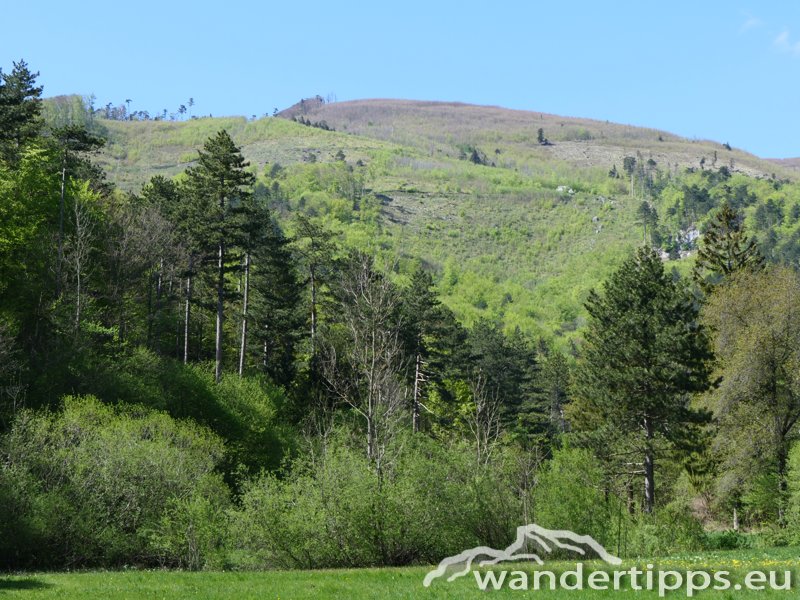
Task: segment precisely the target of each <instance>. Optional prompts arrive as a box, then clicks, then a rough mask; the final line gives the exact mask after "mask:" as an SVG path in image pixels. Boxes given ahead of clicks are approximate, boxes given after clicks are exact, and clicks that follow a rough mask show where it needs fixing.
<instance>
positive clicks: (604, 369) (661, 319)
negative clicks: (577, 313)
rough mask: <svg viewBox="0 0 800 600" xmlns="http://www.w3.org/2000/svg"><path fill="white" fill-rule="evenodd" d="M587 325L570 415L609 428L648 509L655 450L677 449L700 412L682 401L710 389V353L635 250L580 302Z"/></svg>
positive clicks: (676, 293)
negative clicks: (634, 470)
mask: <svg viewBox="0 0 800 600" xmlns="http://www.w3.org/2000/svg"><path fill="white" fill-rule="evenodd" d="M586 309H587V310H588V312H589V315H590V319H589V322H588V327H587V330H586V338H585V339H586V343H585V345H584V347H583V356H582V360H581V361H580V362H579V364H578V369H577V372H576V385H575V400H574V403H573V407H572V411H571V413H572V414H579V415H580V414H581V413H583V415H582V420H583V421H584V423H587V422H588V423H590V424H591V423H595V424H596V423H604V424H613V426H614V427H615V428H616V429H617V430H618V431H619V433H620V434H621V435H622V436H624V437H625V438H627V439H628V441H629V443H631V444H633V446H634V447H635V448H636V452H637V453H639V455H640V456H641V457H642V463H643V465H642V467H643V468H642V471H643V474H644V507H645V511H646V512H652V511H653V510H654V507H655V498H656V496H655V459H656V447H657V444H659V443H661V440H663V441H664V442H666V443H673V444H674V443H678V442H680V441H681V440H682V439H684V438H685V436H686V435H687V433H688V432H689V431H690V429H691V427H692V425H693V424H697V423H700V422H702V420H703V418H704V416H705V415H704V413H701V412H699V411H695V410H693V409H692V408H691V407H690V404H689V395H690V394H692V393H697V392H703V391H705V390H706V389H708V387H709V375H710V369H711V360H712V353H711V350H710V346H709V339H708V336H707V334H706V331H705V329H704V328H703V327H702V326H701V325H700V324H699V323H698V308H697V305H696V303H695V302H694V299H693V298H692V297H691V295H690V294H689V292H688V290H687V289H686V288H685V286H682V285H681V284H680V282H676V281H674V280H673V278H672V276H671V275H670V274H669V273H666V272H665V270H664V266H663V264H662V262H661V259H660V258H659V256H658V254H657V253H656V252H654V251H653V250H652V249H649V248H641V249H639V250H638V251H637V252H636V254H635V255H634V256H633V257H631V258H629V259H628V260H626V261H625V262H624V263H623V264H622V266H621V267H620V268H619V269H618V270H617V271H616V272H615V273H613V274H612V275H611V277H610V278H609V279H608V281H607V282H606V284H605V286H604V293H603V294H602V295H600V294H598V293H596V292H594V291H592V292H591V293H590V296H589V299H588V301H587V303H586Z"/></svg>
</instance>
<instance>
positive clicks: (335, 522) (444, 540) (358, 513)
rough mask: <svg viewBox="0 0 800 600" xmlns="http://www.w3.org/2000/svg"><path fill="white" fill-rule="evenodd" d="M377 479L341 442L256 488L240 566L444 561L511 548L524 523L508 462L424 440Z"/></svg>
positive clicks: (243, 514) (406, 446)
mask: <svg viewBox="0 0 800 600" xmlns="http://www.w3.org/2000/svg"><path fill="white" fill-rule="evenodd" d="M393 452H394V455H393V457H392V458H393V460H392V461H391V462H390V463H387V464H391V466H390V467H386V468H385V469H384V471H383V473H382V475H381V476H379V475H378V474H377V473H376V471H375V469H374V467H373V465H370V464H369V463H368V461H367V459H366V457H365V455H364V454H365V453H364V451H363V450H362V449H361V448H353V447H351V446H349V445H348V444H347V443H345V442H344V441H343V440H342V437H341V436H339V437H337V439H335V440H334V441H333V442H331V443H330V444H329V446H328V448H327V450H326V451H325V452H324V454H323V455H322V456H321V457H320V458H318V459H316V460H312V459H309V458H306V459H303V460H298V461H295V464H294V465H293V467H292V470H291V474H290V475H288V476H287V477H286V478H285V479H278V478H277V477H275V476H274V475H264V476H261V477H259V478H257V479H254V480H252V481H250V482H249V483H248V484H247V485H246V486H245V488H244V492H243V494H242V508H241V510H240V511H238V512H237V513H236V514H235V516H234V527H233V536H234V538H235V539H236V540H238V544H239V549H240V550H241V554H240V556H241V557H244V558H243V559H242V560H241V566H245V567H251V568H264V567H280V568H322V567H366V566H378V565H406V564H412V563H426V564H430V563H432V562H438V561H439V560H441V558H443V557H444V556H447V555H450V554H456V553H458V552H460V551H462V550H464V549H465V548H470V547H474V546H477V545H481V544H490V545H492V544H494V545H496V546H506V545H508V544H509V543H510V542H511V540H512V539H513V535H514V530H515V528H516V526H517V525H519V524H521V523H520V519H521V510H520V502H519V499H518V498H517V497H516V496H515V494H514V492H513V486H512V485H511V483H510V481H509V480H508V477H509V471H508V469H507V468H504V467H503V466H502V464H498V463H493V464H491V465H484V466H481V465H479V464H478V463H477V462H476V461H475V457H474V453H473V452H472V451H470V449H468V448H466V447H462V446H453V447H450V446H445V445H443V444H441V443H439V442H435V441H433V440H430V439H428V438H425V437H423V436H413V437H410V438H409V439H406V440H405V441H404V442H403V443H402V444H399V445H398V447H397V448H394V449H393Z"/></svg>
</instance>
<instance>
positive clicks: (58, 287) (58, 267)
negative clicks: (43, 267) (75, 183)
mask: <svg viewBox="0 0 800 600" xmlns="http://www.w3.org/2000/svg"><path fill="white" fill-rule="evenodd" d="M66 183H67V153H66V152H64V159H63V162H62V166H61V199H60V200H59V203H58V257H57V258H56V296H60V295H61V269H62V265H63V263H64V192H65V189H66Z"/></svg>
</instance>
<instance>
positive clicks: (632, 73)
mask: <svg viewBox="0 0 800 600" xmlns="http://www.w3.org/2000/svg"><path fill="white" fill-rule="evenodd" d="M748 1H749V2H750V3H749V4H743V3H738V2H737V1H736V0H734V1H733V2H721V1H709V0H694V1H692V2H688V1H684V0H677V1H676V0H669V1H662V2H645V1H642V0H637V1H636V2H628V1H623V2H599V1H586V2H571V1H568V0H547V1H539V0H530V1H527V2H525V1H515V2H511V1H503V0H495V1H491V0H483V1H481V2H473V1H472V0H460V1H457V2H453V1H449V0H448V1H437V0H425V1H418V0H402V1H394V2H386V1H382V0H362V1H361V2H352V1H350V0H328V1H326V2H318V1H316V0H295V1H291V2H290V1H286V0H284V1H283V2H273V1H272V0H263V1H260V2H258V1H237V0H230V1H228V2H220V1H215V2H202V1H196V2H190V3H183V2H175V1H172V2H169V1H161V2H152V1H150V0H143V1H138V2H137V1H127V2H126V1H124V0H123V1H121V2H109V1H108V0H106V1H104V2H96V1H87V2H68V1H65V0H60V1H58V2H52V1H49V0H48V1H36V0H27V1H22V0H17V1H15V0H5V1H4V2H3V3H2V5H0V22H2V27H0V66H2V68H3V70H5V71H8V70H9V69H10V67H11V61H12V60H18V59H20V58H24V59H25V60H26V61H27V62H28V63H29V65H30V66H31V67H32V68H33V69H34V70H38V71H40V73H41V76H40V78H39V82H40V83H41V84H43V85H44V88H45V95H48V96H53V95H58V94H67V93H81V94H87V95H88V94H92V93H93V94H94V95H95V96H96V97H97V105H105V104H106V103H107V102H113V103H114V104H122V103H123V102H124V101H125V100H126V99H128V98H130V99H131V100H132V102H131V109H132V110H148V111H150V112H151V113H155V112H160V111H161V110H162V109H164V108H166V109H168V110H169V111H170V112H173V111H175V110H176V109H177V107H178V106H179V105H180V104H185V103H186V102H187V100H188V99H189V98H190V97H193V98H194V99H195V107H194V113H195V114H205V115H207V114H213V115H215V116H221V115H233V114H236V115H248V116H249V115H253V114H256V115H259V116H260V115H263V114H264V113H271V112H272V110H273V108H275V107H278V108H285V107H287V106H289V105H291V104H293V103H294V102H296V101H298V100H299V99H300V98H302V97H307V96H312V95H316V94H320V95H322V96H327V95H329V94H334V95H335V97H336V98H337V99H338V100H340V101H341V100H352V99H359V98H408V99H423V100H456V101H462V102H470V103H476V104H492V105H499V106H505V107H509V108H519V109H529V110H534V111H543V112H550V113H555V114H561V115H567V116H577V117H590V118H596V119H602V120H606V119H607V120H610V121H615V122H620V123H630V124H634V125H642V126H649V127H655V128H659V129H664V130H667V131H670V132H673V133H677V134H679V135H683V136H686V137H697V138H708V139H713V140H717V141H719V142H729V143H730V144H731V145H733V146H736V147H739V148H742V149H744V150H747V151H750V152H753V153H755V154H758V155H760V156H764V157H790V156H791V157H795V156H800V118H798V117H799V116H800V115H798V104H799V103H800V77H798V71H799V70H800V3H798V2H794V1H790V0H783V1H771V0H760V1H759V2H756V1H755V0H748Z"/></svg>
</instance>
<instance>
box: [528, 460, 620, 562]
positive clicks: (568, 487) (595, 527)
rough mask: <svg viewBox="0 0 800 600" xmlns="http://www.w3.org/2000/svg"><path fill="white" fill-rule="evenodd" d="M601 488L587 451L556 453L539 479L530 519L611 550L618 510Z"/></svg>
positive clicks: (600, 476) (595, 464)
mask: <svg viewBox="0 0 800 600" xmlns="http://www.w3.org/2000/svg"><path fill="white" fill-rule="evenodd" d="M604 489H605V488H604V484H603V471H602V469H601V467H600V465H599V463H598V462H597V459H596V458H595V457H594V455H593V454H592V453H591V452H589V451H588V450H583V449H564V450H559V451H556V452H555V454H554V456H553V459H552V460H551V461H550V463H549V464H548V465H547V467H546V468H545V470H544V472H543V473H542V474H541V475H540V477H539V485H538V487H537V488H536V491H535V495H534V498H535V500H534V502H535V504H534V520H535V521H536V523H537V524H538V525H541V526H542V527H547V528H548V529H569V530H572V531H574V532H575V533H579V534H581V535H591V536H592V537H593V538H594V539H595V540H597V541H598V542H599V543H600V544H602V545H603V546H608V547H609V548H611V547H614V546H615V545H616V544H615V542H616V541H617V539H618V534H619V530H620V526H621V525H620V518H622V517H621V515H622V510H621V507H620V506H619V504H618V501H617V500H616V499H615V498H614V497H613V495H609V496H608V498H607V497H606V494H605V493H604Z"/></svg>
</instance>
